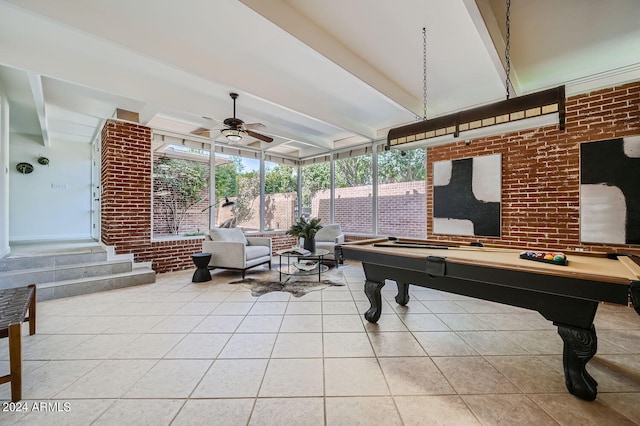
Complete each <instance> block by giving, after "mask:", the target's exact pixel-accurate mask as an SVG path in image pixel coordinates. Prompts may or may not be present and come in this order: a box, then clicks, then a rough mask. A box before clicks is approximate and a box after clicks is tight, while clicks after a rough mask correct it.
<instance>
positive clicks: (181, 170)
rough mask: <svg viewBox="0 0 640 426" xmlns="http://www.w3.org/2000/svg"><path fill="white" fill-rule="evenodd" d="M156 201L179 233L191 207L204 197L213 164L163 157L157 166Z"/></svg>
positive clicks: (154, 172)
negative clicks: (209, 165) (210, 166)
mask: <svg viewBox="0 0 640 426" xmlns="http://www.w3.org/2000/svg"><path fill="white" fill-rule="evenodd" d="M153 177H154V179H153V189H154V194H153V195H154V198H153V199H154V203H155V204H156V205H157V206H159V207H160V208H161V209H163V210H164V211H165V214H166V216H167V218H168V222H169V229H170V230H171V233H173V234H176V235H177V234H178V233H179V232H180V226H181V225H182V222H183V221H184V219H185V218H186V216H187V212H188V210H189V209H190V208H191V206H193V205H195V204H197V203H199V202H200V201H202V200H204V199H205V197H206V193H205V190H206V188H208V185H209V167H208V165H204V164H202V163H198V162H195V161H188V160H180V159H174V158H160V159H159V160H158V161H156V163H155V164H154V167H153Z"/></svg>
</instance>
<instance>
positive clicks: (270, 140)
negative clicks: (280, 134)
mask: <svg viewBox="0 0 640 426" xmlns="http://www.w3.org/2000/svg"><path fill="white" fill-rule="evenodd" d="M245 132H247V134H248V135H249V136H251V137H254V138H256V139H260V140H261V141H263V142H273V138H270V137H269V136H265V135H261V134H260V133H256V132H252V131H251V130H248V129H246V130H245Z"/></svg>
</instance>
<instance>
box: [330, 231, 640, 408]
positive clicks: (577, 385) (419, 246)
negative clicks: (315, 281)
mask: <svg viewBox="0 0 640 426" xmlns="http://www.w3.org/2000/svg"><path fill="white" fill-rule="evenodd" d="M339 250H341V252H342V256H343V257H344V259H347V260H348V259H351V260H357V261H360V262H362V267H363V269H364V273H365V277H366V281H365V287H364V291H365V294H366V296H367V298H368V299H369V302H370V303H371V308H370V309H369V310H368V311H367V312H366V313H365V315H364V316H365V318H366V319H367V321H369V322H377V321H378V319H380V313H381V307H382V300H381V296H380V290H381V289H382V287H383V286H384V282H385V280H386V279H389V280H392V281H395V282H396V283H397V285H398V294H397V296H396V297H395V300H396V302H397V303H399V304H400V305H403V306H404V305H406V304H407V303H408V302H409V285H410V284H413V285H417V286H421V287H427V288H432V289H436V290H442V291H446V292H450V293H456V294H461V295H465V296H470V297H475V298H478V299H483V300H489V301H492V302H498V303H504V304H507V305H512V306H519V307H522V308H527V309H532V310H535V311H538V312H539V313H540V314H542V316H543V317H545V318H546V319H548V320H549V321H553V324H554V325H556V326H557V327H558V334H560V337H561V338H562V340H563V343H564V348H563V366H564V376H565V383H566V385H567V389H568V390H569V392H570V393H572V394H573V395H575V396H577V397H579V398H582V399H584V400H589V401H592V400H594V399H595V398H596V393H597V386H598V383H597V382H596V381H595V380H594V379H593V377H591V376H590V375H589V373H588V372H587V371H586V368H585V367H586V364H587V362H589V360H590V359H591V358H592V357H593V355H595V353H596V349H597V337H596V330H595V327H594V326H593V319H594V317H595V314H596V310H597V309H598V304H599V303H600V302H607V303H614V304H619V305H628V304H629V300H631V302H632V303H633V306H634V309H635V310H636V312H638V313H639V314H640V266H639V265H638V263H636V260H635V259H637V257H635V256H632V255H623V254H595V253H578V252H576V253H565V254H566V259H567V264H566V265H559V264H552V263H545V262H538V261H532V260H530V259H521V258H520V254H521V250H514V249H506V248H498V247H486V246H483V245H482V244H480V243H472V245H464V246H463V245H456V244H451V243H443V242H440V241H427V240H414V239H397V238H388V239H387V238H385V239H372V240H364V241H354V242H350V243H344V244H341V246H340V247H339Z"/></svg>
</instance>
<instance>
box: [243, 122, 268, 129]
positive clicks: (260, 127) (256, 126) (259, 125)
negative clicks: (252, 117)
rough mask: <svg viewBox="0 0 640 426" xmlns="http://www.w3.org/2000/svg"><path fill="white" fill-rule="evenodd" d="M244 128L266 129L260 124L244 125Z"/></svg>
mask: <svg viewBox="0 0 640 426" xmlns="http://www.w3.org/2000/svg"><path fill="white" fill-rule="evenodd" d="M244 128H245V129H266V128H267V126H265V125H264V124H262V123H249V124H245V125H244Z"/></svg>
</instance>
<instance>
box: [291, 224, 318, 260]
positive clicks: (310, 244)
mask: <svg viewBox="0 0 640 426" xmlns="http://www.w3.org/2000/svg"><path fill="white" fill-rule="evenodd" d="M321 229H322V225H320V219H319V218H317V217H315V218H314V217H312V218H309V220H307V219H306V218H305V217H304V216H300V217H299V218H298V221H297V222H296V223H294V224H293V225H291V228H290V229H289V230H288V231H287V234H289V235H293V236H294V237H298V238H304V245H303V247H304V248H305V249H306V250H309V251H310V252H312V253H313V252H314V251H316V240H315V236H316V233H317V232H318V231H319V230H321Z"/></svg>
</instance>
